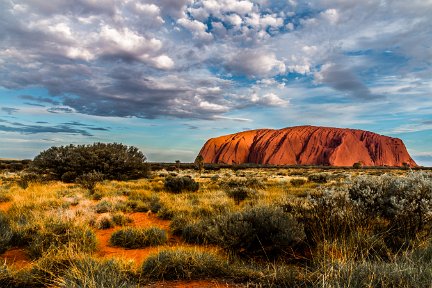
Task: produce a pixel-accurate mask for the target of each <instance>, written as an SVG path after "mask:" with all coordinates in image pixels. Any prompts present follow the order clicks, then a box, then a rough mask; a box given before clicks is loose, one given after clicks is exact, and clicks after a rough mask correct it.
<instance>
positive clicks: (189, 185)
mask: <svg viewBox="0 0 432 288" xmlns="http://www.w3.org/2000/svg"><path fill="white" fill-rule="evenodd" d="M164 187H165V189H167V190H168V191H169V192H172V193H181V192H183V191H190V192H195V191H198V189H199V183H198V182H196V181H195V180H194V179H192V178H191V177H190V176H178V177H173V176H168V177H167V178H165V183H164Z"/></svg>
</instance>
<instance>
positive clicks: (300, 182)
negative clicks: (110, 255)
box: [290, 178, 306, 187]
mask: <svg viewBox="0 0 432 288" xmlns="http://www.w3.org/2000/svg"><path fill="white" fill-rule="evenodd" d="M290 183H291V185H292V186H294V187H300V186H303V185H304V184H305V183H306V180H305V179H303V178H294V179H291V180H290Z"/></svg>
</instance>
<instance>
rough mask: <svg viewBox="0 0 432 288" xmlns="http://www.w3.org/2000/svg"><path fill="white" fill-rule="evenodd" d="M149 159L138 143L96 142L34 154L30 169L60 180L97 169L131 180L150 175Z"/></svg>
mask: <svg viewBox="0 0 432 288" xmlns="http://www.w3.org/2000/svg"><path fill="white" fill-rule="evenodd" d="M145 161H146V157H145V156H144V154H143V153H142V152H141V151H139V150H138V148H136V147H133V146H126V145H123V144H119V143H108V144H105V143H94V144H92V145H77V146H75V145H69V146H60V147H51V148H49V149H48V150H46V151H43V152H41V153H40V154H39V155H37V156H36V157H35V158H34V160H33V162H32V163H31V165H30V169H31V171H34V172H36V173H38V174H41V175H42V174H48V175H51V176H52V177H53V178H54V179H56V180H62V177H64V180H66V181H68V182H70V181H73V180H75V179H76V178H77V177H79V176H81V175H84V174H87V173H91V172H93V171H98V172H100V173H102V174H103V175H105V178H106V179H110V180H113V179H115V180H129V179H138V178H141V177H147V176H148V175H149V166H148V164H147V163H145ZM66 173H67V174H66ZM74 173H75V174H74ZM65 174H66V175H65ZM74 176H75V178H74Z"/></svg>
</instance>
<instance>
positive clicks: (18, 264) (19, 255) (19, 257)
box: [0, 248, 32, 269]
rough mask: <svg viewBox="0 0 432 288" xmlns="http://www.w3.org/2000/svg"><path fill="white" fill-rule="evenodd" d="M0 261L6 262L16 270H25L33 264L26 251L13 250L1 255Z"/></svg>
mask: <svg viewBox="0 0 432 288" xmlns="http://www.w3.org/2000/svg"><path fill="white" fill-rule="evenodd" d="M0 261H2V262H6V264H10V265H12V266H14V267H15V268H16V269H21V268H25V267H27V266H30V265H31V264H32V262H31V260H30V259H29V258H28V257H27V254H26V253H25V251H24V249H21V248H11V249H9V250H8V251H6V252H5V253H3V254H2V255H0Z"/></svg>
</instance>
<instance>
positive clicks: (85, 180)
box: [62, 171, 104, 193]
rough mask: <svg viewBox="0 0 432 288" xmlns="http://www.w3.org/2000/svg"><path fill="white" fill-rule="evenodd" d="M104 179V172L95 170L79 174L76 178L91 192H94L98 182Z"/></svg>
mask: <svg viewBox="0 0 432 288" xmlns="http://www.w3.org/2000/svg"><path fill="white" fill-rule="evenodd" d="M63 175H64V174H63ZM62 178H63V177H62ZM103 179H104V175H103V174H102V173H100V172H96V171H93V172H89V173H86V174H83V175H81V176H79V177H78V178H76V182H77V183H78V184H80V185H81V186H82V187H83V188H85V189H88V190H89V191H90V193H94V189H95V187H96V184H97V183H98V182H101V181H102V180H103Z"/></svg>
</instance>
